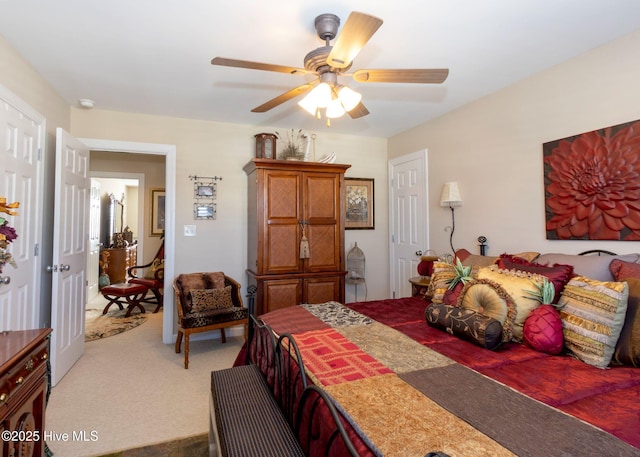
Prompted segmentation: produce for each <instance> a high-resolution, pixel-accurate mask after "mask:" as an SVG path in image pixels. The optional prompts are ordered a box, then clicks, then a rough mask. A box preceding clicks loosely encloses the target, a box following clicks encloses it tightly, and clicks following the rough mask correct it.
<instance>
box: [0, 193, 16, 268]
mask: <svg viewBox="0 0 640 457" xmlns="http://www.w3.org/2000/svg"><path fill="white" fill-rule="evenodd" d="M19 206H20V203H18V202H13V203H7V199H6V198H5V197H0V213H5V214H7V215H9V216H17V215H18V212H17V211H15V209H16V208H18V207H19ZM16 238H18V234H17V233H16V229H14V228H13V227H11V226H10V225H9V221H8V220H7V219H5V218H4V217H2V216H0V273H2V270H3V268H4V266H5V265H7V264H9V265H11V266H12V267H13V268H18V265H17V264H16V261H15V259H14V258H13V256H12V255H11V252H9V244H11V243H13V241H14V240H15V239H16Z"/></svg>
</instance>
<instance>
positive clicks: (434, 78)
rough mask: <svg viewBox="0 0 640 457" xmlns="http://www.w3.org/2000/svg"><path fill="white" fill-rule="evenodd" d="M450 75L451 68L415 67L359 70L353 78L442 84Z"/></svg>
mask: <svg viewBox="0 0 640 457" xmlns="http://www.w3.org/2000/svg"><path fill="white" fill-rule="evenodd" d="M447 76H449V70H448V69H446V68H440V69H426V68H425V69H414V70H409V69H405V70H358V71H356V72H355V73H354V74H353V79H355V80H356V81H358V82H361V83H417V84H440V83H443V82H444V80H445V79H447Z"/></svg>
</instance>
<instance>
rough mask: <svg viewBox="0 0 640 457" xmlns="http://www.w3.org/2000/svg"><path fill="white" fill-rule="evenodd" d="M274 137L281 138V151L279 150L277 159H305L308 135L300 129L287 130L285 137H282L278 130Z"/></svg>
mask: <svg viewBox="0 0 640 457" xmlns="http://www.w3.org/2000/svg"><path fill="white" fill-rule="evenodd" d="M276 137H277V138H278V139H280V140H281V143H280V144H282V145H283V146H282V151H280V155H279V156H278V158H279V159H282V160H305V159H306V155H307V153H308V148H307V145H308V143H309V137H308V136H307V135H306V134H305V133H304V132H303V131H302V130H301V129H298V131H297V132H296V131H295V130H294V129H291V130H290V131H288V132H287V137H286V138H283V137H282V136H281V135H280V133H279V132H276Z"/></svg>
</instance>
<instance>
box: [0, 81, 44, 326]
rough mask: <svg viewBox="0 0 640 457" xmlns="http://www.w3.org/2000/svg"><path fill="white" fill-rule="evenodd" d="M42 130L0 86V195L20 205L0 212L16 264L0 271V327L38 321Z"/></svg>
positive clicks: (33, 114) (41, 119)
mask: <svg viewBox="0 0 640 457" xmlns="http://www.w3.org/2000/svg"><path fill="white" fill-rule="evenodd" d="M44 132H45V118H44V116H42V115H41V114H39V113H38V112H36V111H35V110H33V109H32V108H31V107H30V106H28V105H27V104H25V103H24V102H23V101H22V100H20V99H19V98H18V97H16V96H15V95H14V94H13V93H11V92H10V91H9V90H8V89H6V88H5V87H4V86H0V152H1V155H0V197H5V198H6V201H7V203H13V202H19V203H20V207H19V208H18V209H17V212H18V214H17V215H15V216H10V215H7V214H5V213H0V216H1V217H3V218H4V219H6V220H7V222H8V225H9V226H10V227H13V228H14V229H15V231H16V233H17V235H18V237H17V238H16V239H15V240H14V241H13V242H11V243H9V245H8V247H7V251H8V252H10V253H11V255H12V256H13V258H14V259H15V262H16V265H17V268H13V266H11V265H8V264H7V265H5V266H4V267H3V268H2V272H1V273H0V277H1V278H2V281H1V282H0V331H4V330H25V329H33V328H38V327H39V326H40V324H41V322H40V320H41V314H42V313H41V309H40V297H41V294H40V281H41V275H40V271H41V260H40V259H41V256H40V255H39V254H40V253H39V249H40V243H41V240H42V201H43V196H42V193H43V188H42V181H43V178H42V176H43V174H42V173H43V170H42V163H43V158H42V149H43V144H44V143H43V142H44ZM7 282H8V284H7Z"/></svg>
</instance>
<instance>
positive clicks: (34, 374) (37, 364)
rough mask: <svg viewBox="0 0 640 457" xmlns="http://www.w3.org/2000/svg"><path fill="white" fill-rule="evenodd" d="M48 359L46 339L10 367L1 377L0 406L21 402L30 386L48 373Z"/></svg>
mask: <svg viewBox="0 0 640 457" xmlns="http://www.w3.org/2000/svg"><path fill="white" fill-rule="evenodd" d="M48 359H49V350H48V345H47V341H46V340H45V341H42V342H41V343H40V344H39V345H38V346H36V347H35V348H34V349H33V350H32V351H31V352H30V353H28V354H27V355H26V356H25V357H24V358H22V359H21V360H18V361H17V362H16V363H15V364H14V365H13V366H12V367H10V368H9V370H8V371H7V372H5V373H4V374H3V375H2V377H0V407H2V406H5V405H8V404H12V403H14V402H19V401H20V399H21V398H23V397H24V396H25V395H27V394H28V391H29V387H30V386H32V385H33V384H34V383H37V382H39V381H40V379H41V378H42V376H44V375H45V374H46V371H47V360H48Z"/></svg>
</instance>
